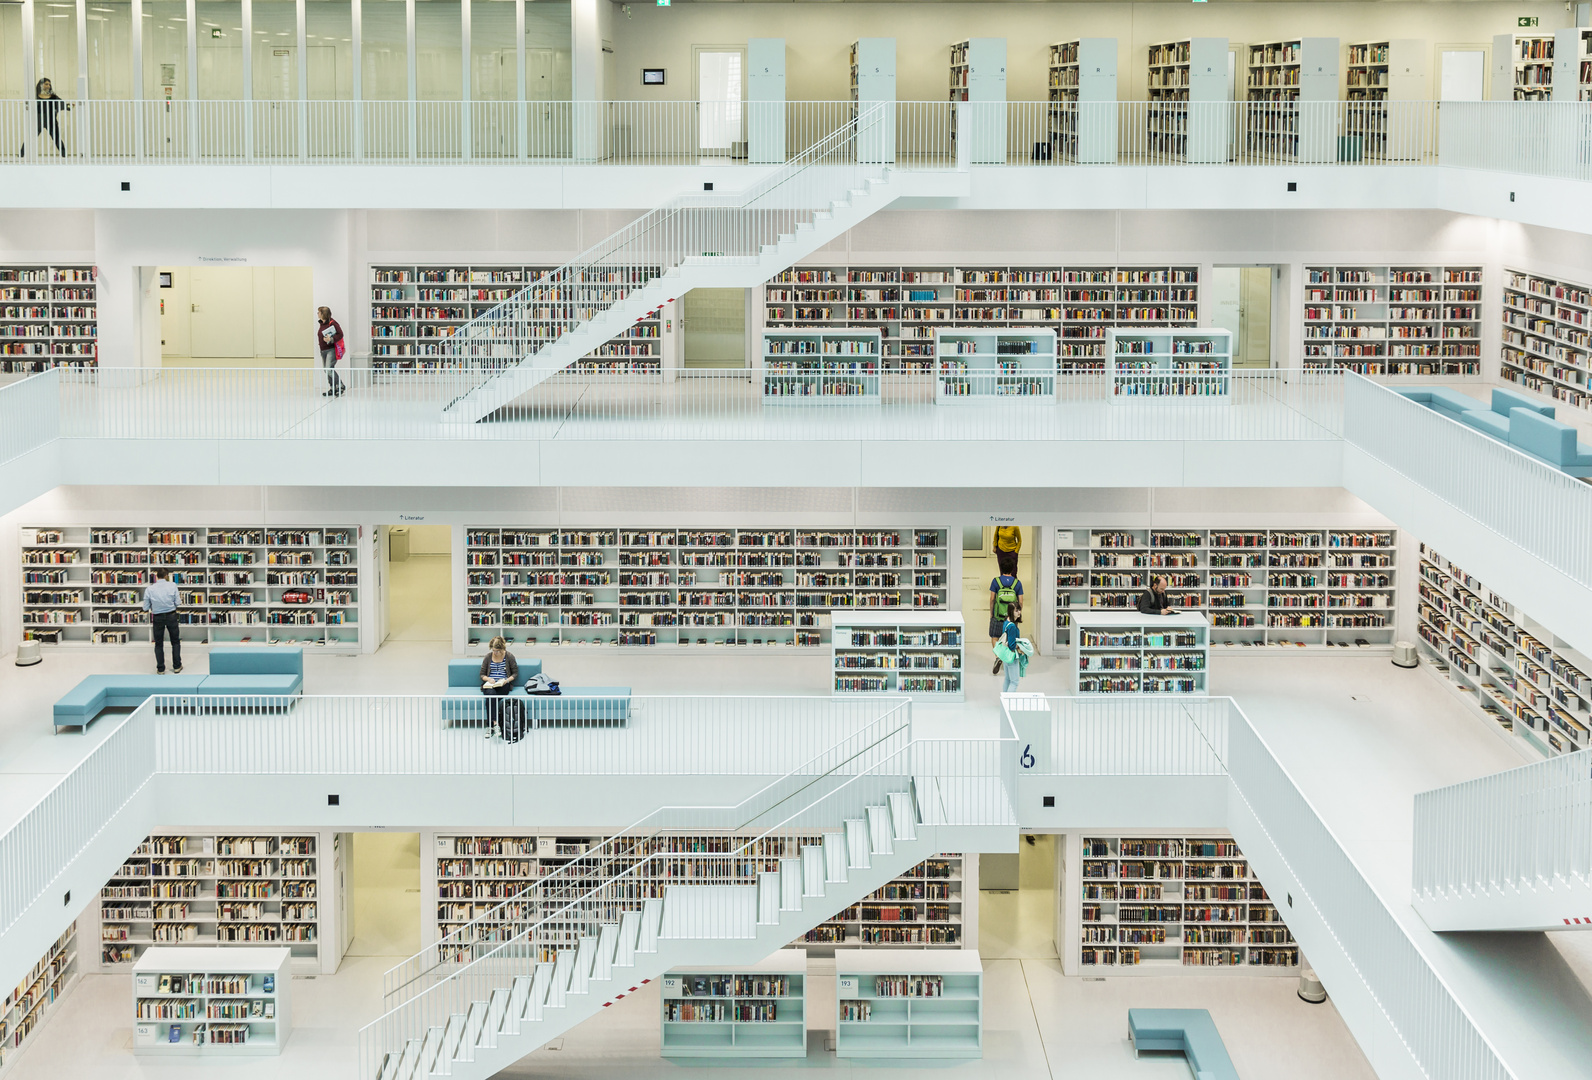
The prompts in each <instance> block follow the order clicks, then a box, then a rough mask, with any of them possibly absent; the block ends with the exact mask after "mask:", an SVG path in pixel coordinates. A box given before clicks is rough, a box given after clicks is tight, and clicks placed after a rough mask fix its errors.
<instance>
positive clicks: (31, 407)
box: [0, 368, 63, 465]
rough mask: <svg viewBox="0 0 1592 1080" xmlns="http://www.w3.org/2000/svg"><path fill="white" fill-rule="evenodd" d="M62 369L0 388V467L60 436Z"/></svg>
mask: <svg viewBox="0 0 1592 1080" xmlns="http://www.w3.org/2000/svg"><path fill="white" fill-rule="evenodd" d="M62 370H63V369H61V368H51V369H50V370H49V371H42V372H40V373H38V374H37V375H32V376H30V377H28V378H26V379H19V380H18V381H16V382H13V383H10V384H9V385H6V386H0V465H3V464H5V463H6V462H8V461H14V460H15V459H17V458H19V457H21V456H23V455H24V454H30V453H32V452H33V451H35V450H37V449H39V448H40V447H41V446H45V445H47V444H49V443H51V442H53V441H55V439H56V438H57V437H59V436H60V434H61V410H60V407H59V402H60V394H61V377H60V373H61V371H62Z"/></svg>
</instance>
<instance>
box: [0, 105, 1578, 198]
mask: <svg viewBox="0 0 1592 1080" xmlns="http://www.w3.org/2000/svg"><path fill="white" fill-rule="evenodd" d="M69 104H71V106H72V108H71V109H70V110H69V111H66V112H63V113H61V114H60V116H59V126H60V131H61V138H62V142H63V144H64V146H65V151H66V152H65V154H64V156H62V155H61V154H60V152H59V151H58V150H57V149H56V147H55V145H54V144H53V143H52V142H51V140H50V139H49V137H48V136H47V135H41V134H39V133H38V132H37V130H36V129H37V124H36V122H35V117H34V115H33V111H32V110H33V109H34V103H33V102H31V101H28V100H9V101H0V145H3V146H12V145H20V146H23V147H24V157H25V159H26V160H28V161H34V162H41V163H63V162H64V163H66V164H90V165H93V164H127V163H147V164H251V163H257V164H291V163H303V164H323V163H341V164H384V165H392V164H403V163H406V162H411V163H416V164H436V163H444V162H447V163H457V162H470V163H474V164H502V165H510V164H519V163H544V164H600V165H632V166H633V165H694V164H699V163H702V162H722V163H725V164H746V165H750V166H764V167H767V166H771V165H778V164H782V163H783V162H785V161H787V160H789V159H791V158H793V157H796V156H797V155H799V154H800V153H801V152H802V150H803V149H804V148H806V147H809V146H812V145H814V144H815V143H819V142H822V141H823V140H825V139H827V138H829V137H830V136H832V135H834V134H835V133H836V132H839V131H841V130H842V129H843V128H844V127H845V126H846V125H847V124H848V123H849V122H851V121H852V120H853V119H855V117H856V115H857V105H856V104H855V103H854V102H851V101H791V102H773V103H768V102H708V101H74V102H70V103H69ZM865 107H866V106H865ZM885 108H886V110H887V114H888V115H887V122H886V125H885V127H884V129H883V130H882V131H881V132H880V133H879V141H878V144H877V149H878V151H879V152H878V153H876V154H874V155H873V156H875V157H877V158H879V159H880V160H882V161H885V162H887V163H889V164H894V165H897V166H900V167H903V168H915V167H916V168H921V167H931V168H945V167H952V166H955V165H957V164H958V161H959V154H960V161H961V163H962V164H971V165H974V166H989V165H1005V166H1015V165H1025V166H1045V167H1061V166H1072V165H1141V166H1143V165H1148V166H1169V165H1185V164H1207V165H1244V166H1254V165H1294V164H1309V165H1332V166H1367V165H1375V166H1396V165H1434V164H1439V165H1446V166H1454V167H1459V168H1469V169H1486V170H1492V171H1507V172H1514V173H1525V174H1529V175H1536V176H1548V177H1560V178H1567V179H1574V180H1592V103H1588V102H1576V101H1465V102H1456V101H1445V102H1435V101H1301V102H1265V101H1234V102H1176V101H1118V102H1098V103H1082V104H1079V103H1076V102H1051V101H1012V102H998V103H981V102H965V103H953V102H947V101H901V102H894V103H890V104H889V105H887V106H885ZM959 117H960V119H959ZM959 136H960V145H959V141H958V140H959Z"/></svg>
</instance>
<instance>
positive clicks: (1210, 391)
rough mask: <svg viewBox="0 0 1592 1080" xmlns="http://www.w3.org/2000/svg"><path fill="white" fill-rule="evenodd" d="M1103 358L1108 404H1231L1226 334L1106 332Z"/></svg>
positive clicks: (1230, 357) (1230, 342)
mask: <svg viewBox="0 0 1592 1080" xmlns="http://www.w3.org/2000/svg"><path fill="white" fill-rule="evenodd" d="M1106 355H1107V357H1108V358H1109V359H1110V362H1111V401H1112V403H1113V404H1117V405H1128V404H1144V403H1147V402H1159V403H1164V404H1174V405H1226V404H1229V403H1230V402H1231V401H1232V396H1231V395H1232V381H1233V379H1232V375H1233V335H1232V333H1231V331H1228V330H1215V329H1203V330H1117V329H1111V330H1107V331H1106Z"/></svg>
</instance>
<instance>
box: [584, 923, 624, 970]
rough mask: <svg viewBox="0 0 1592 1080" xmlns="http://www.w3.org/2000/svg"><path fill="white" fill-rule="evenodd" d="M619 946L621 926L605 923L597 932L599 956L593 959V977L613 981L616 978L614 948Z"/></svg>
mask: <svg viewBox="0 0 1592 1080" xmlns="http://www.w3.org/2000/svg"><path fill="white" fill-rule="evenodd" d="M618 944H619V924H618V923H603V927H602V929H601V930H599V931H597V955H596V956H595V957H593V958H592V965H591V977H592V978H594V979H611V978H613V976H614V948H615V947H616V946H617V945H618Z"/></svg>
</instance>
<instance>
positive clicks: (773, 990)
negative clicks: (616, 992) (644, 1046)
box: [659, 949, 807, 1058]
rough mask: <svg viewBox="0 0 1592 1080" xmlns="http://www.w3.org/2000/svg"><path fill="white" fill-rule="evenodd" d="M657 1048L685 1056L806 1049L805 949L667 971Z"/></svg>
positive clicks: (801, 1052) (792, 1053) (794, 1053)
mask: <svg viewBox="0 0 1592 1080" xmlns="http://www.w3.org/2000/svg"><path fill="white" fill-rule="evenodd" d="M660 1014H661V1017H662V1019H661V1021H660V1024H661V1032H660V1035H659V1046H660V1049H659V1053H661V1054H662V1055H663V1056H664V1057H683V1058H774V1057H795V1058H805V1057H806V1056H807V954H806V953H805V952H803V951H802V950H801V949H781V950H779V951H778V952H776V953H775V954H774V955H772V956H770V957H768V958H767V959H765V960H763V961H761V962H760V963H756V964H752V965H750V966H746V967H737V968H725V967H685V968H675V969H674V970H673V971H669V972H666V973H665V974H664V976H663V994H662V1002H661V1008H660Z"/></svg>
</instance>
